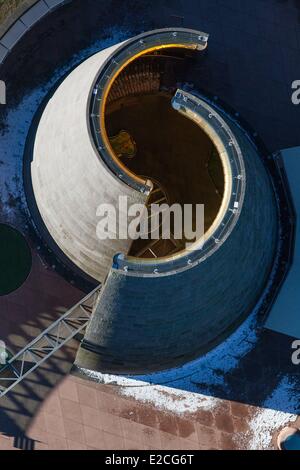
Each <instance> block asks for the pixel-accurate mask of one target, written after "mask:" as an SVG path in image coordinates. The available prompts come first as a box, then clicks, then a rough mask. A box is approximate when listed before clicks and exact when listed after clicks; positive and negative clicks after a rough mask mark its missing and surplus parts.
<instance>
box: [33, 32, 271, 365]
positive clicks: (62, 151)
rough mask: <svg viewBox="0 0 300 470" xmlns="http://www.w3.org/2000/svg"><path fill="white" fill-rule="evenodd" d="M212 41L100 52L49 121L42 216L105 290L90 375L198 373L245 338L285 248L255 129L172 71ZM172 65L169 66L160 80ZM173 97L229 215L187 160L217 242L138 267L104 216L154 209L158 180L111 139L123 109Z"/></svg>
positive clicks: (48, 113)
mask: <svg viewBox="0 0 300 470" xmlns="http://www.w3.org/2000/svg"><path fill="white" fill-rule="evenodd" d="M207 41H208V35H206V34H204V33H201V32H198V31H192V30H187V29H181V28H172V29H164V30H156V31H151V32H148V33H145V34H143V35H141V36H138V37H136V38H133V39H131V40H129V41H126V42H124V43H122V44H119V45H116V46H113V47H111V48H109V49H106V50H105V51H101V52H99V53H98V54H96V55H94V56H92V57H91V58H90V59H88V60H87V61H85V62H83V63H82V64H81V65H80V66H79V67H77V68H76V69H75V70H74V71H73V72H72V73H70V74H69V75H68V77H67V78H66V79H65V80H64V81H63V83H62V84H61V85H60V86H59V87H58V89H57V90H56V91H55V93H54V94H53V96H52V97H51V99H50V100H49V102H48V104H47V105H46V107H45V110H44V112H43V115H42V117H41V119H40V121H39V124H38V127H37V132H36V137H35V142H34V146H33V155H32V166H31V177H32V186H33V191H34V196H35V201H36V205H37V207H38V210H39V213H40V217H41V218H42V220H43V223H44V224H45V226H46V228H47V230H48V232H49V236H50V237H51V238H52V239H53V240H54V242H55V243H56V244H57V246H58V248H59V250H60V251H61V252H63V253H64V255H65V256H66V257H67V258H68V259H69V260H70V261H71V262H72V263H73V264H74V265H75V266H76V267H77V268H78V269H79V270H81V271H82V273H84V274H86V275H88V276H90V277H91V278H93V279H94V280H97V281H100V282H102V283H103V288H102V292H101V295H100V297H99V299H98V302H97V305H96V307H95V310H94V313H93V316H92V319H91V322H90V324H89V326H88V328H87V331H86V334H85V338H84V340H83V342H82V344H81V347H80V350H79V351H78V354H77V359H76V365H77V366H80V367H84V368H87V369H92V370H98V371H105V372H113V373H132V374H138V373H143V372H149V371H155V370H161V369H167V368H170V367H174V366H177V365H180V364H182V363H185V362H187V361H189V360H192V359H194V358H196V357H197V356H199V355H200V354H203V353H204V352H206V351H208V350H209V349H210V348H212V347H214V346H215V345H216V344H218V342H220V341H221V340H222V339H224V338H225V337H226V336H227V335H228V334H229V333H230V332H232V331H233V329H234V328H235V327H236V326H237V325H238V324H240V322H241V321H242V320H243V319H244V318H246V316H247V315H248V314H249V313H250V312H251V310H252V309H253V308H254V307H255V305H256V304H257V302H258V301H259V299H260V296H261V294H262V292H263V290H264V288H265V286H266V283H267V281H268V278H269V275H270V271H271V269H272V266H273V263H274V257H275V250H276V244H277V239H278V220H277V219H278V214H277V206H276V199H275V196H274V192H273V188H272V182H271V178H270V176H269V175H268V173H267V170H266V168H265V166H264V164H263V162H262V160H261V157H260V155H259V152H258V150H257V148H256V147H255V146H254V144H253V143H252V142H251V140H250V139H249V137H248V136H247V134H246V133H245V132H244V130H243V129H241V128H240V126H239V125H238V124H237V123H236V122H234V121H233V120H232V119H231V118H229V117H228V116H227V115H226V114H225V113H224V112H223V111H222V110H220V109H218V108H216V106H215V105H213V104H211V103H209V102H208V101H207V99H205V98H204V97H202V96H200V95H199V94H198V93H197V92H195V91H192V92H191V90H190V91H187V90H186V89H185V87H184V86H180V85H181V84H182V83H183V82H184V80H185V81H188V76H186V75H184V80H183V78H182V77H181V78H180V79H178V77H177V76H175V79H174V77H173V75H174V73H173V72H174V71H175V72H176V71H177V68H176V67H173V68H172V67H171V66H169V65H170V64H173V63H175V62H176V61H177V62H178V61H180V60H186V56H185V54H186V53H187V56H188V60H189V54H190V53H191V54H201V53H203V51H204V50H205V48H206V47H207ZM182 51H183V52H182ZM175 59H176V60H175ZM149 61H150V62H149ZM161 62H163V63H164V64H167V66H164V67H163V68H162V66H161V65H159V67H156V65H155V67H156V68H155V67H154V65H153V63H155V64H156V63H159V64H160V63H161ZM177 62H176V64H177ZM183 63H185V62H183ZM149 64H150V65H149ZM170 67H171V68H172V73H170V72H168V71H169V70H170ZM183 69H185V67H183ZM126 71H127V72H126ZM126 73H127V75H126ZM175 75H176V73H175ZM172 77H173V78H172ZM178 82H179V83H178ZM140 83H144V84H145V85H144V88H143V87H141V85H138V84H140ZM165 93H167V94H168V96H169V95H172V97H171V99H170V108H171V104H172V109H173V112H174V113H175V114H176V115H180V116H181V117H182V119H183V121H182V123H183V124H182V125H183V126H184V122H189V123H190V124H191V125H192V126H194V127H195V129H196V130H197V129H198V133H199V134H201V136H202V137H203V140H202V142H203V146H204V147H205V145H207V146H208V143H207V142H209V145H210V146H211V147H209V148H213V149H214V151H215V153H217V156H218V158H217V162H218V164H219V165H220V167H221V168H222V178H221V177H220V181H219V183H220V184H219V186H220V188H221V189H220V191H219V192H218V195H219V196H218V197H219V199H218V201H219V202H218V203H217V202H216V199H214V197H213V195H212V192H211V191H210V187H209V186H207V188H208V189H207V191H206V194H207V199H205V198H204V200H203V196H201V197H200V193H197V191H198V190H199V191H200V189H199V186H197V180H199V181H200V183H201V184H200V186H201V185H202V186H203V185H206V184H208V183H207V180H206V179H205V175H204V172H205V170H204V166H203V167H201V166H200V163H199V166H197V164H196V166H195V162H197V160H195V158H197V157H194V156H192V155H187V156H186V155H185V158H189V162H190V165H185V164H184V162H183V161H182V162H178V159H177V157H176V156H174V168H175V167H176V165H178V168H179V169H180V163H181V165H182V167H185V169H186V170H185V171H187V173H184V172H183V173H182V175H187V176H182V175H181V179H182V178H186V179H185V180H184V181H185V183H184V184H185V186H191V187H192V188H193V197H194V198H195V200H197V197H198V202H199V203H203V202H204V203H205V202H206V200H207V205H208V207H209V210H208V212H209V215H210V217H209V221H207V225H206V227H205V234H204V236H203V237H202V238H201V239H198V240H195V241H194V244H193V246H192V249H189V250H187V249H185V248H182V247H181V248H180V249H177V250H175V251H174V252H164V253H163V255H161V256H155V257H154V258H149V257H147V258H145V257H143V256H130V255H129V253H130V248H131V241H130V240H129V239H126V240H118V239H117V240H107V241H101V240H99V239H98V238H97V231H96V227H97V222H98V219H97V216H96V214H97V207H98V206H99V204H101V203H106V204H108V203H109V204H112V205H113V206H114V207H117V201H118V198H119V196H120V195H125V196H127V197H128V198H129V204H134V203H141V204H144V205H146V204H147V201H148V198H149V197H150V195H151V191H152V189H153V183H151V176H153V177H154V175H151V174H149V173H148V172H145V173H146V174H147V177H142V176H141V173H140V172H139V173H138V174H136V173H135V172H134V171H133V168H132V167H131V166H130V165H129V164H128V165H127V164H125V163H124V161H123V160H122V159H121V158H119V156H118V155H116V153H115V151H114V148H113V146H112V143H111V142H112V141H111V140H110V138H109V135H108V127H109V120H110V116H111V114H110V112H113V111H114V112H115V109H116V107H114V108H112V102H114V103H119V104H120V103H121V104H120V105H117V110H118V112H119V113H121V112H123V111H122V109H124V107H125V108H126V107H127V108H128V109H129V108H130V106H135V105H136V101H135V100H137V101H140V102H142V100H143V99H144V98H143V96H145V95H147V96H154V95H155V96H156V97H157V100H159V99H161V96H162V94H165ZM114 106H115V104H114ZM127 108H126V109H127ZM132 109H134V108H132ZM111 110H113V111H111ZM120 110H121V111H120ZM145 112H146V111H145ZM130 116H131V114H130V113H129V114H128V122H129V117H130ZM128 125H129V124H128ZM195 129H194V128H193V131H191V134H188V135H194V134H192V132H194V130H195ZM149 132H150V131H149ZM204 136H205V139H206V141H204ZM202 137H201V138H202ZM153 138H154V139H155V136H154V137H153ZM187 145H188V141H187ZM204 147H203V148H204ZM186 148H188V147H186ZM200 150H201V149H199V155H200V153H201V152H202V154H203V155H204V153H205V152H204V150H201V152H200ZM174 155H175V153H174ZM199 159H200V156H199ZM145 164H146V163H145ZM148 168H149V169H151V168H152V166H151V164H149V166H148ZM149 171H150V170H149ZM145 173H142V174H145ZM161 174H162V175H163V174H164V171H162V172H161ZM168 174H169V171H168ZM171 176H172V178H171ZM171 176H170V179H172V181H173V186H175V187H176V184H177V183H178V184H179V183H181V181H180V175H178V172H177V174H176V175H175V174H174V175H171ZM199 181H198V182H199ZM174 182H175V183H174ZM167 183H168V181H167ZM171 189H173V188H171ZM175 189H176V188H175ZM175 193H176V191H174V194H175ZM178 194H179V193H178ZM178 194H177V193H176V196H178ZM174 197H175V196H174ZM178 197H179V196H178ZM225 297H226V302H224V299H225Z"/></svg>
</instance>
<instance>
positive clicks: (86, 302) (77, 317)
mask: <svg viewBox="0 0 300 470" xmlns="http://www.w3.org/2000/svg"><path fill="white" fill-rule="evenodd" d="M100 291H101V286H98V287H97V288H96V289H94V290H93V291H92V292H91V293H90V294H88V295H87V296H86V297H85V298H84V299H82V300H81V301H80V302H79V303H78V304H76V305H75V306H74V307H72V308H71V309H70V310H68V311H67V312H66V313H65V314H64V315H62V316H61V317H60V318H59V319H58V320H57V321H55V322H54V323H52V325H50V326H49V327H48V328H47V329H46V330H45V331H43V332H42V333H41V334H40V335H39V336H38V337H37V338H35V339H34V340H33V341H32V342H31V343H29V344H28V345H27V346H26V347H25V348H24V349H22V351H20V352H19V353H18V354H16V355H15V356H14V357H12V358H11V359H10V360H9V361H8V362H7V363H6V364H5V365H4V366H3V367H2V368H0V398H1V397H3V396H4V395H6V394H7V393H8V392H9V391H10V390H11V389H12V388H14V387H15V386H16V385H18V384H19V383H20V382H21V381H22V380H24V379H25V378H26V377H27V376H28V375H29V374H31V372H33V371H34V370H35V369H36V368H37V367H39V366H40V365H42V364H43V363H44V362H45V361H46V360H47V359H48V358H49V357H50V356H52V355H53V354H55V353H56V352H57V351H58V350H59V349H60V348H61V347H62V346H64V345H65V344H66V343H68V341H70V340H71V339H73V338H74V337H75V336H76V335H77V334H78V333H80V332H81V331H82V330H84V328H85V327H86V326H87V324H88V322H89V320H90V317H91V314H92V311H93V308H94V306H95V303H96V301H97V298H98V295H99V293H100Z"/></svg>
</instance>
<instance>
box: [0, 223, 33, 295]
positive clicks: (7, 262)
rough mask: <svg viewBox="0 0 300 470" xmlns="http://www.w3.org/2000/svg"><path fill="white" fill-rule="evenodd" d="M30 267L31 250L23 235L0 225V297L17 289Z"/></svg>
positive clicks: (25, 277)
mask: <svg viewBox="0 0 300 470" xmlns="http://www.w3.org/2000/svg"><path fill="white" fill-rule="evenodd" d="M31 265H32V257H31V250H30V248H29V246H28V244H27V241H26V240H25V238H24V237H23V235H22V234H21V233H20V232H18V231H17V230H15V229H14V228H12V227H9V226H8V225H4V224H0V296H1V295H7V294H10V293H11V292H14V291H15V290H16V289H18V288H19V287H20V286H21V285H22V284H23V283H24V282H25V280H26V279H27V277H28V275H29V273H30V270H31Z"/></svg>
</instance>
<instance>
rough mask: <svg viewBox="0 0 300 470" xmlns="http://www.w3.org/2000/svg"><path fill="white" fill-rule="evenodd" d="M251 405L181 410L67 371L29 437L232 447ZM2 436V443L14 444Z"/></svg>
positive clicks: (67, 444)
mask: <svg viewBox="0 0 300 470" xmlns="http://www.w3.org/2000/svg"><path fill="white" fill-rule="evenodd" d="M248 413H249V411H248V410H247V407H245V406H242V405H241V406H240V405H238V404H230V403H229V402H224V403H223V405H222V406H221V407H220V408H219V409H218V410H217V412H214V414H213V413H212V412H210V411H202V412H198V413H197V414H194V415H187V417H181V416H176V415H174V414H170V413H166V412H163V411H159V410H156V409H154V407H153V406H151V405H147V404H141V403H139V402H137V401H135V400H133V399H128V398H124V397H121V396H119V395H118V392H117V389H116V388H115V387H113V386H106V385H100V384H96V383H94V382H89V381H86V380H83V379H81V378H78V377H74V376H71V375H69V376H67V377H66V378H65V379H64V380H63V381H62V382H60V384H59V385H58V386H57V387H56V388H55V389H54V390H53V392H52V393H51V394H50V395H49V397H48V398H47V399H46V400H45V401H44V402H43V404H42V406H41V408H40V410H39V411H38V413H37V415H36V416H35V418H34V419H33V420H32V422H31V424H30V426H29V428H28V430H27V433H26V435H27V437H28V438H30V439H33V440H34V441H35V446H34V447H35V449H37V450H38V449H52V450H54V449H65V450H67V449H69V450H72V449H77V450H81V449H91V450H93V449H104V450H114V449H118V450H119V449H120V450H121V449H126V450H132V449H135V450H136V449H138V450H139V449H156V450H159V449H168V450H172V449H180V450H186V449H187V450H194V449H196V450H197V449H200V450H201V449H203V450H207V449H231V448H237V445H236V444H235V443H234V441H233V439H232V435H233V432H234V431H235V430H236V432H240V431H241V430H242V429H244V430H247V417H248ZM13 446H14V442H13V439H12V438H10V439H9V438H7V439H5V438H0V449H1V448H10V449H11V448H13Z"/></svg>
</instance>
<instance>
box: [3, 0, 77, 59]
mask: <svg viewBox="0 0 300 470" xmlns="http://www.w3.org/2000/svg"><path fill="white" fill-rule="evenodd" d="M70 1H72V0H39V1H36V0H30V1H27V2H23V3H22V4H21V5H20V6H19V7H18V8H17V9H16V10H15V12H14V13H12V15H11V16H9V17H8V18H7V20H6V21H5V22H4V23H3V25H2V27H0V36H1V39H0V64H2V63H3V62H4V60H5V59H6V57H7V55H8V54H9V53H10V51H11V50H12V48H13V47H14V46H15V45H16V44H17V42H19V41H20V39H21V38H22V37H23V36H24V34H26V33H27V31H29V30H30V29H31V28H32V27H33V26H34V25H35V24H36V23H37V22H38V21H40V20H41V19H42V18H44V17H45V16H46V15H48V14H49V13H51V12H52V11H53V10H54V9H55V8H58V7H59V6H60V5H63V4H65V3H69V2H70ZM28 4H29V5H28Z"/></svg>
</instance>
